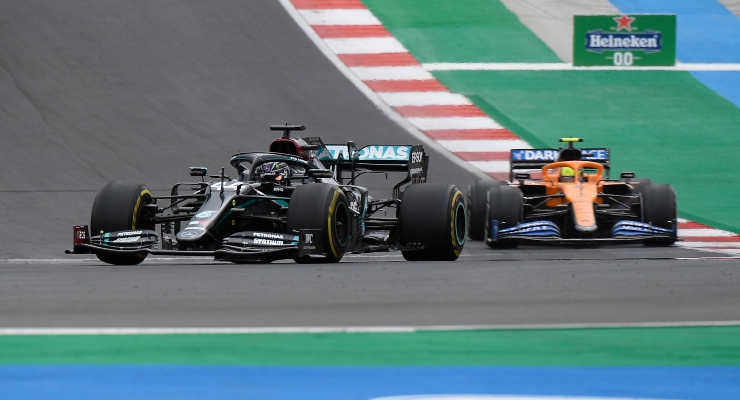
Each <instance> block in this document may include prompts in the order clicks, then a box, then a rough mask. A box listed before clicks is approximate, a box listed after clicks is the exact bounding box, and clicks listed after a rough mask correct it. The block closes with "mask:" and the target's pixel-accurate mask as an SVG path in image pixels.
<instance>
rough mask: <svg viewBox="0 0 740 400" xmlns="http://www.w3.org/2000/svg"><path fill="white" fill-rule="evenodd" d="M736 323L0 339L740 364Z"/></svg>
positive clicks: (41, 352) (182, 360) (26, 359)
mask: <svg viewBox="0 0 740 400" xmlns="http://www.w3.org/2000/svg"><path fill="white" fill-rule="evenodd" d="M738 337H740V327H738V326H729V327H679V328H609V329H569V330H559V329H554V330H509V331H451V332H415V333H379V334H377V333H376V334H372V333H322V334H293V333H288V334H246V335H245V334H222V335H213V334H209V335H190V334H187V335H123V336H121V335H111V336H105V335H101V336H4V337H0V363H2V364H178V365H183V364H187V365H196V364H197V365H216V364H218V365H366V366H367V365H447V366H450V365H573V366H615V365H663V366H670V365H676V366H680V365H740V341H738V339H737V338H738Z"/></svg>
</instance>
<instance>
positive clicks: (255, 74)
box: [0, 0, 740, 327]
mask: <svg viewBox="0 0 740 400" xmlns="http://www.w3.org/2000/svg"><path fill="white" fill-rule="evenodd" d="M0 55H1V57H0V138H1V139H2V146H0V170H1V171H2V172H3V173H2V174H0V243H2V245H1V246H0V260H3V261H0V326H4V327H41V326H44V327H64V326H67V327H71V326H122V327H123V326H150V327H155V326H300V325H304V326H319V325H324V326H325V325H330V326H349V325H429V324H433V325H449V324H511V323H533V324H534V323H575V322H655V321H696V320H701V321H707V320H728V319H733V320H740V294H738V293H739V292H738V291H737V290H736V288H737V287H738V280H739V278H738V274H737V266H736V265H737V260H709V261H698V260H676V259H675V258H677V257H704V256H707V255H711V254H709V253H700V252H696V251H691V250H685V249H678V248H671V249H650V248H644V247H641V246H637V247H614V248H595V249H594V248H586V249H572V248H565V249H564V248H535V249H533V248H522V249H518V250H512V251H506V252H501V251H493V250H490V249H488V248H486V247H485V246H483V245H482V244H481V243H470V244H468V245H467V246H466V249H465V252H464V253H463V256H462V257H461V259H460V260H459V261H457V262H454V263H407V262H403V261H401V260H402V259H401V257H400V255H398V253H389V254H380V255H371V256H351V257H348V258H347V259H346V260H345V261H344V262H342V263H340V264H335V265H296V264H293V263H275V264H268V265H232V264H216V263H213V262H211V261H208V260H203V259H187V260H184V261H178V260H162V259H157V258H154V257H152V258H149V259H147V260H146V261H145V262H144V264H142V265H140V266H134V267H114V266H109V265H104V264H102V263H100V262H98V261H97V260H95V259H90V258H85V257H69V258H67V259H64V260H62V261H55V260H53V259H58V258H63V257H64V256H63V254H62V251H63V250H64V249H65V248H68V247H69V246H70V241H71V233H72V232H71V227H72V225H73V224H77V223H87V221H88V220H89V213H90V209H91V207H92V202H93V199H94V196H95V193H96V191H97V190H98V189H99V188H100V187H101V186H102V185H103V184H104V183H105V182H107V181H109V180H129V181H135V182H141V183H144V184H147V185H148V186H149V187H150V188H151V189H153V190H154V191H155V193H156V192H164V191H167V190H168V188H169V187H170V185H171V184H173V183H174V182H178V181H181V180H185V179H187V178H189V177H188V176H187V167H189V166H193V165H204V166H208V167H211V169H212V170H214V169H217V168H219V167H221V166H227V165H228V158H229V157H230V156H231V155H232V154H234V153H236V152H238V151H249V150H262V149H265V148H266V147H267V145H268V143H269V142H270V140H271V139H272V138H273V137H274V134H273V133H271V132H270V131H268V130H267V127H268V126H269V125H270V124H274V123H283V122H290V123H301V124H305V125H306V126H307V127H308V130H307V131H306V133H308V134H309V135H318V136H322V137H323V138H324V139H325V140H326V141H327V142H344V141H346V140H355V141H356V142H357V143H358V145H363V144H370V143H388V144H396V143H416V142H417V141H416V140H415V139H414V138H413V137H411V136H410V135H409V134H408V133H406V131H404V130H403V129H402V128H400V127H399V126H397V125H395V124H394V123H393V122H391V121H390V120H388V119H387V118H386V117H385V116H384V115H383V113H382V112H381V111H379V110H378V109H376V107H375V106H374V105H373V104H372V103H371V102H370V101H368V100H367V99H366V98H365V97H364V96H363V95H362V94H361V93H360V91H359V90H357V89H356V88H355V87H354V86H353V85H352V84H351V83H350V82H348V81H347V80H346V79H344V77H343V76H342V75H341V74H340V73H339V72H338V71H337V69H336V68H335V67H334V66H333V65H332V64H331V63H330V62H329V61H327V60H326V59H325V57H324V56H323V55H322V54H321V53H320V52H319V51H318V50H317V49H316V48H315V46H314V44H313V43H312V42H310V40H308V38H307V37H306V36H305V35H304V33H303V32H302V31H301V30H300V29H299V28H298V27H297V26H295V24H294V23H293V21H292V20H291V19H290V17H289V16H288V14H287V13H286V12H285V10H284V9H283V8H282V6H281V5H280V4H279V3H278V2H276V1H266V0H265V1H246V2H245V1H236V0H214V1H208V2H203V1H174V2H163V1H150V0H129V1H113V0H108V1H106V0H89V1H85V0H74V1H64V2H53V1H46V0H38V1H34V0H5V1H3V2H0ZM430 153H431V156H432V162H431V168H430V174H429V177H430V181H432V182H450V183H456V184H458V185H459V186H460V187H461V188H464V187H466V186H467V185H468V184H469V183H470V182H471V181H472V180H473V179H474V177H473V176H472V175H471V174H469V173H468V172H466V171H464V170H463V169H461V168H459V167H458V166H456V165H455V164H454V163H452V162H450V161H449V160H447V159H445V158H444V157H443V156H442V155H440V154H438V153H435V152H434V151H431V150H430ZM393 183H395V182H393ZM367 185H368V186H369V187H371V190H373V192H372V193H373V194H374V195H375V196H376V197H379V196H382V195H383V193H382V192H381V191H380V189H381V186H383V187H384V188H387V187H388V186H389V185H387V184H385V183H384V182H382V181H381V180H378V179H373V180H369V181H368V183H367ZM376 189H377V190H376ZM387 192H388V191H387V190H386V193H387ZM32 259H41V261H34V260H32ZM24 260H25V261H24Z"/></svg>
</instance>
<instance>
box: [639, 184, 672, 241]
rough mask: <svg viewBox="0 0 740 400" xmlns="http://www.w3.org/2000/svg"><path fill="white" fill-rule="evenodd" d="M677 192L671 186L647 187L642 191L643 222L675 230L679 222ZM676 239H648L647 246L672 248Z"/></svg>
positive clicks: (653, 185)
mask: <svg viewBox="0 0 740 400" xmlns="http://www.w3.org/2000/svg"><path fill="white" fill-rule="evenodd" d="M676 209H677V207H676V192H675V191H674V190H673V187H672V186H671V185H666V184H652V185H647V186H645V187H644V188H643V191H642V216H643V219H642V220H643V222H647V223H650V224H653V226H657V227H660V228H665V229H674V227H675V226H676V221H677V217H678V215H677V211H676ZM676 239H677V238H676V237H670V238H657V239H647V240H645V242H644V244H645V245H646V246H670V245H672V244H674V243H676Z"/></svg>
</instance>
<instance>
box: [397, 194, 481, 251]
mask: <svg viewBox="0 0 740 400" xmlns="http://www.w3.org/2000/svg"><path fill="white" fill-rule="evenodd" d="M465 214H466V212H465V198H464V196H463V194H462V192H461V191H460V189H458V188H457V186H455V185H446V184H440V183H420V184H415V185H410V186H409V187H407V188H406V190H405V191H404V192H403V197H402V199H401V206H400V209H399V223H400V232H399V236H400V242H401V245H403V246H408V245H411V244H414V245H422V246H424V248H423V249H421V250H402V251H401V253H402V254H403V258H405V259H406V260H407V261H454V260H457V258H458V257H459V256H460V253H461V252H462V249H463V246H464V245H465V233H466V229H465V226H466V224H467V220H466V217H465Z"/></svg>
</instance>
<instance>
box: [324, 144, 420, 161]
mask: <svg viewBox="0 0 740 400" xmlns="http://www.w3.org/2000/svg"><path fill="white" fill-rule="evenodd" d="M326 149H327V150H328V151H329V153H330V155H331V158H333V159H335V160H336V159H337V158H339V155H340V154H341V155H342V157H344V158H345V159H346V158H347V153H348V150H347V146H345V145H340V144H329V145H326ZM410 149H411V146H383V145H371V146H366V147H363V148H362V149H359V150H357V151H358V153H359V155H358V156H357V157H358V159H359V160H362V161H408V160H409V150H410Z"/></svg>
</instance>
